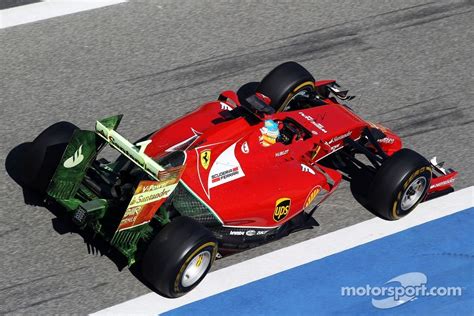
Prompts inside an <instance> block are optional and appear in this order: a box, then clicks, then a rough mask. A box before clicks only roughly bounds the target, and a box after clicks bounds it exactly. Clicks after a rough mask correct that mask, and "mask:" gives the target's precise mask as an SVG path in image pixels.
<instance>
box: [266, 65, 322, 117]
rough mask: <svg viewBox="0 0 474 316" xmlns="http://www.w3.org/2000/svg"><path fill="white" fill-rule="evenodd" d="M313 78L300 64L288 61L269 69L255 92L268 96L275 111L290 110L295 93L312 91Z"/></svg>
mask: <svg viewBox="0 0 474 316" xmlns="http://www.w3.org/2000/svg"><path fill="white" fill-rule="evenodd" d="M314 89H315V88H314V78H313V76H312V75H311V74H310V73H309V71H308V70H306V69H305V68H304V67H303V66H301V65H300V64H298V63H296V62H294V61H290V62H286V63H283V64H281V65H279V66H277V67H276V68H274V69H273V70H272V71H270V72H269V73H268V74H267V75H266V76H265V77H264V78H263V79H262V81H261V82H260V84H259V85H258V86H257V92H259V93H262V94H263V95H265V96H267V97H269V98H270V100H271V102H270V106H271V107H273V108H274V109H275V111H276V112H283V111H287V110H290V108H291V103H292V101H293V100H294V99H295V97H296V96H297V95H300V94H302V95H304V94H308V93H310V92H312V91H314Z"/></svg>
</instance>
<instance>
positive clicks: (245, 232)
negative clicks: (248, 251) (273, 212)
mask: <svg viewBox="0 0 474 316" xmlns="http://www.w3.org/2000/svg"><path fill="white" fill-rule="evenodd" d="M266 233H268V230H254V229H249V230H231V231H230V232H229V235H230V236H243V235H245V236H248V237H253V236H256V235H257V236H261V235H265V234H266Z"/></svg>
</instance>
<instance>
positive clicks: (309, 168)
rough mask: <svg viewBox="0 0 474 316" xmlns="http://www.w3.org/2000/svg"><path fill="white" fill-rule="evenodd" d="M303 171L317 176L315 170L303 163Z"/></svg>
mask: <svg viewBox="0 0 474 316" xmlns="http://www.w3.org/2000/svg"><path fill="white" fill-rule="evenodd" d="M301 171H303V172H308V173H311V174H312V175H315V174H316V172H314V170H313V169H312V168H311V167H309V166H307V165H305V164H303V163H302V164H301Z"/></svg>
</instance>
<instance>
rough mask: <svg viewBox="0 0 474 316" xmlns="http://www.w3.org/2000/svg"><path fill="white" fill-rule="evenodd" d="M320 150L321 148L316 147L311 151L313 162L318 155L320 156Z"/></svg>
mask: <svg viewBox="0 0 474 316" xmlns="http://www.w3.org/2000/svg"><path fill="white" fill-rule="evenodd" d="M320 149H321V146H319V145H315V147H314V148H313V150H312V151H311V160H314V159H316V157H317V156H318V154H319V150H320Z"/></svg>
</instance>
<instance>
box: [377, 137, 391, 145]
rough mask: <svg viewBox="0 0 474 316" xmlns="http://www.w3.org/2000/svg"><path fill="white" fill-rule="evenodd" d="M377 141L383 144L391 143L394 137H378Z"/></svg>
mask: <svg viewBox="0 0 474 316" xmlns="http://www.w3.org/2000/svg"><path fill="white" fill-rule="evenodd" d="M378 142H379V143H383V144H393V143H394V142H395V139H393V138H390V137H385V138H382V139H379V140H378Z"/></svg>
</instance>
